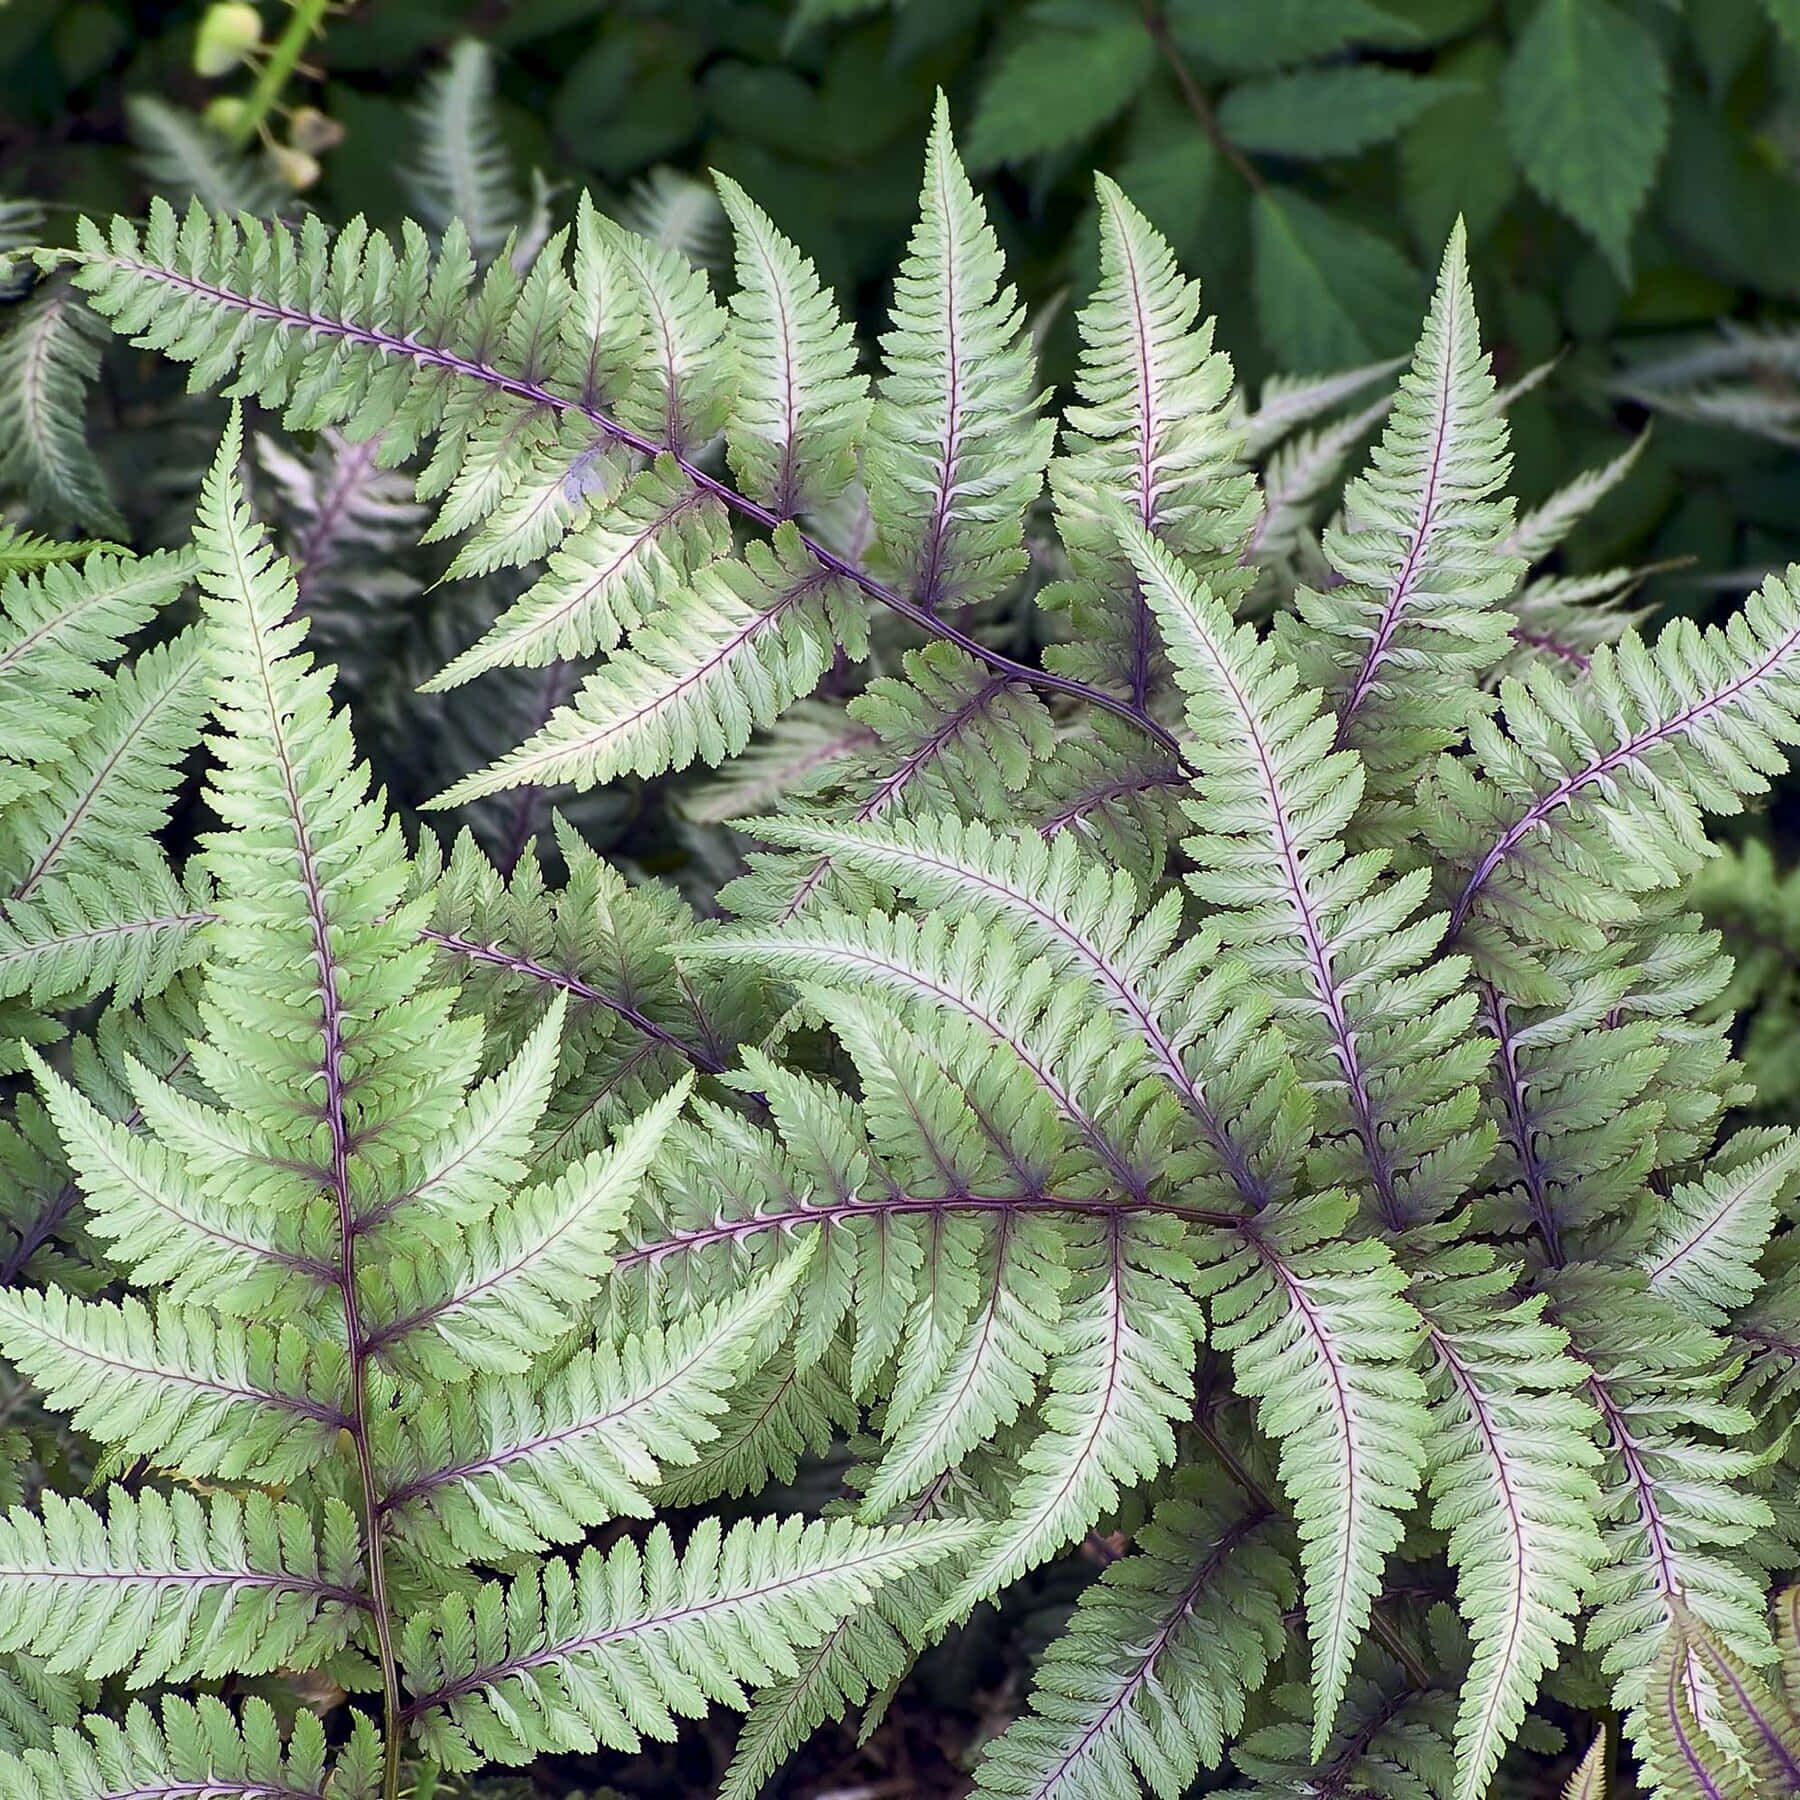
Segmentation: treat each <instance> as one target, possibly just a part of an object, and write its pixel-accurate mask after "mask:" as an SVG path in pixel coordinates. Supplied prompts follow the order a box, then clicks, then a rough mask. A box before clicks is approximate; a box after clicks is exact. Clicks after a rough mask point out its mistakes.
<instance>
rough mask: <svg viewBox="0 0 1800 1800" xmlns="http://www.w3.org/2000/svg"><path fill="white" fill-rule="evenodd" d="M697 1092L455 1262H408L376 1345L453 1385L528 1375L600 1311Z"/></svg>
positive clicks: (527, 1202) (540, 1196)
mask: <svg viewBox="0 0 1800 1800" xmlns="http://www.w3.org/2000/svg"><path fill="white" fill-rule="evenodd" d="M557 1022H558V1023H560V1010H559V1011H558V1015H557ZM688 1088H689V1083H688V1082H686V1081H683V1082H679V1083H677V1084H676V1085H675V1086H674V1087H672V1088H671V1089H670V1090H669V1091H668V1093H666V1094H665V1095H664V1096H663V1097H662V1099H661V1100H659V1101H658V1102H657V1103H656V1104H655V1105H654V1106H653V1107H651V1108H650V1109H649V1110H648V1111H646V1112H644V1113H642V1114H640V1115H639V1116H638V1117H637V1118H636V1119H634V1120H633V1121H632V1122H631V1124H630V1125H629V1126H627V1127H626V1129H625V1131H624V1132H623V1133H621V1135H620V1137H619V1139H618V1141H617V1142H616V1143H615V1144H614V1145H613V1146H612V1148H611V1149H610V1150H609V1151H598V1150H596V1151H593V1152H591V1153H590V1154H589V1155H587V1156H585V1157H582V1158H581V1159H580V1160H579V1161H578V1162H576V1163H574V1164H572V1165H571V1166H570V1167H568V1168H567V1169H565V1170H563V1171H562V1172H561V1173H560V1174H558V1175H557V1176H556V1177H554V1178H553V1179H551V1180H548V1181H544V1182H541V1183H538V1184H537V1185H535V1186H532V1187H527V1188H525V1189H523V1190H522V1191H521V1192H520V1193H518V1194H517V1195H515V1196H514V1197H513V1198H512V1199H511V1200H510V1201H508V1202H506V1203H505V1204H503V1205H501V1206H499V1207H497V1208H496V1209H494V1210H493V1211H492V1212H491V1213H490V1214H489V1215H488V1216H487V1217H486V1218H485V1219H482V1220H480V1221H479V1223H472V1224H471V1225H470V1226H469V1227H468V1228H467V1229H465V1230H464V1231H463V1233H462V1234H461V1241H460V1242H459V1243H458V1245H457V1246H456V1248H455V1250H454V1251H453V1252H451V1253H449V1254H445V1253H444V1252H442V1251H439V1252H437V1253H436V1254H435V1255H434V1256H433V1257H432V1258H431V1260H430V1264H429V1266H428V1267H426V1268H409V1267H408V1266H407V1263H406V1262H405V1261H402V1262H401V1263H400V1264H399V1266H397V1267H391V1268H390V1269H389V1270H387V1271H386V1272H385V1279H386V1280H387V1281H388V1282H390V1283H392V1284H393V1286H394V1288H395V1289H396V1296H395V1298H396V1302H397V1305H396V1307H395V1312H394V1315H393V1316H391V1317H389V1318H387V1319H382V1318H380V1317H378V1316H371V1318H370V1321H369V1323H370V1342H371V1343H373V1344H374V1345H376V1346H377V1347H379V1348H380V1349H381V1350H382V1352H383V1353H384V1354H385V1355H386V1356H387V1357H388V1358H389V1359H390V1360H396V1359H397V1360H400V1361H402V1362H404V1363H417V1364H422V1365H423V1366H424V1367H425V1368H427V1369H429V1370H430V1371H432V1372H433V1373H435V1374H437V1375H438V1376H440V1377H441V1378H442V1379H445V1380H455V1379H456V1377H457V1376H458V1374H459V1373H460V1372H462V1371H464V1370H474V1371H478V1372H482V1373H509V1372H510V1373H522V1372H523V1371H525V1370H526V1369H529V1368H530V1367H531V1365H532V1364H533V1362H535V1361H536V1360H537V1358H539V1357H540V1356H542V1355H543V1354H544V1353H545V1352H547V1351H548V1350H550V1349H551V1348H552V1347H553V1346H554V1345H555V1344H556V1342H557V1341H558V1340H559V1339H560V1338H562V1337H563V1336H564V1335H565V1334H566V1333H567V1332H568V1331H569V1330H570V1328H571V1327H572V1325H573V1323H574V1320H575V1318H576V1316H577V1315H578V1314H579V1312H580V1311H581V1309H582V1308H583V1307H585V1306H587V1305H588V1304H589V1303H590V1302H591V1301H592V1299H593V1297H594V1294H595V1291H596V1289H597V1288H598V1286H599V1284H600V1281H601V1279H602V1277H603V1276H604V1275H605V1273H606V1270H607V1268H608V1266H609V1265H608V1259H607V1254H606V1253H607V1251H608V1249H609V1248H610V1247H611V1245H612V1243H613V1242H614V1240H615V1238H616V1236H617V1234H618V1231H619V1228H620V1226H621V1225H622V1224H623V1223H624V1220H625V1216H626V1213H627V1212H628V1210H629V1208H630V1204H631V1201H632V1199H633V1198H634V1196H635V1193H636V1189H637V1187H638V1184H639V1183H640V1182H641V1181H642V1179H643V1177H644V1173H645V1171H646V1170H647V1169H648V1168H649V1166H650V1163H651V1161H652V1159H653V1158H654V1157H655V1155H656V1152H657V1149H658V1147H659V1145H660V1144H661V1142H662V1138H663V1135H664V1133H665V1132H666V1131H667V1130H668V1128H669V1125H670V1122H671V1121H672V1120H673V1118H674V1116H675V1114H676V1113H677V1112H679V1111H680V1110H681V1107H682V1105H683V1103H684V1102H685V1101H686V1099H687V1096H688ZM462 1149H463V1147H462V1145H461V1144H459V1145H458V1152H462ZM455 1153H456V1152H453V1154H455ZM458 1172H459V1173H462V1172H463V1171H461V1170H459V1171H458ZM433 1173H434V1175H436V1171H434V1172H433ZM443 1185H444V1182H443V1178H442V1176H441V1175H437V1177H436V1180H435V1181H434V1180H433V1178H432V1177H431V1176H428V1177H427V1179H426V1180H425V1181H424V1182H422V1183H421V1184H420V1187H419V1190H418V1192H417V1194H416V1195H415V1196H414V1197H415V1198H427V1197H428V1196H429V1195H430V1192H431V1190H432V1189H433V1188H434V1187H435V1188H437V1189H438V1191H439V1192H441V1191H442V1188H443ZM403 1255H404V1253H403ZM407 1301H415V1302H418V1303H417V1304H414V1305H412V1306H410V1307H409V1306H407V1305H406V1302H407Z"/></svg>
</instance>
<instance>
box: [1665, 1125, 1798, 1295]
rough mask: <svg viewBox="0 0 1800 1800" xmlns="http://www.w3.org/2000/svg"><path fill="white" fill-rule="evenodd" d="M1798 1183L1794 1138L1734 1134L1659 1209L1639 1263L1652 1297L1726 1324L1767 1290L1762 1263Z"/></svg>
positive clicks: (1777, 1134) (1767, 1133) (1754, 1132)
mask: <svg viewBox="0 0 1800 1800" xmlns="http://www.w3.org/2000/svg"><path fill="white" fill-rule="evenodd" d="M1797 1178H1800V1141H1797V1140H1796V1139H1795V1138H1794V1137H1793V1136H1792V1135H1791V1134H1788V1133H1785V1132H1777V1131H1757V1130H1751V1131H1740V1132H1738V1133H1736V1134H1735V1135H1734V1136H1733V1137H1732V1138H1730V1139H1729V1140H1728V1141H1727V1142H1726V1143H1724V1144H1722V1145H1721V1146H1720V1147H1719V1148H1718V1149H1717V1150H1716V1151H1714V1152H1713V1155H1712V1156H1711V1158H1710V1159H1709V1160H1708V1162H1707V1165H1706V1168H1705V1169H1704V1171H1703V1172H1702V1173H1701V1175H1700V1177H1699V1179H1698V1180H1697V1181H1691V1182H1683V1183H1682V1184H1681V1185H1680V1186H1678V1187H1676V1188H1674V1189H1672V1190H1671V1191H1670V1193H1669V1195H1668V1197H1667V1199H1665V1200H1664V1201H1663V1202H1662V1204H1661V1206H1660V1207H1659V1208H1658V1217H1657V1220H1656V1226H1655V1231H1654V1235H1653V1236H1652V1237H1651V1240H1650V1242H1649V1243H1648V1244H1647V1245H1646V1246H1645V1248H1644V1252H1643V1255H1642V1258H1641V1259H1640V1266H1641V1267H1642V1268H1643V1270H1644V1273H1645V1275H1646V1277H1647V1278H1648V1280H1649V1283H1650V1288H1651V1291H1652V1292H1653V1293H1658V1294H1661V1295H1663V1296H1664V1297H1665V1298H1667V1299H1669V1300H1672V1301H1673V1302H1674V1303H1675V1304H1676V1305H1677V1306H1679V1307H1681V1308H1682V1310H1683V1311H1684V1312H1687V1313H1689V1314H1691V1315H1692V1316H1694V1317H1695V1318H1697V1319H1699V1320H1700V1321H1701V1322H1702V1323H1704V1324H1706V1325H1710V1326H1712V1327H1714V1328H1715V1329H1716V1328H1717V1327H1718V1326H1720V1325H1721V1324H1723V1322H1724V1319H1725V1315H1726V1314H1727V1313H1728V1312H1730V1311H1731V1310H1732V1309H1733V1308H1734V1307H1738V1306H1742V1305H1744V1304H1745V1303H1746V1302H1747V1301H1748V1300H1750V1299H1751V1298H1752V1297H1753V1296H1754V1295H1755V1293H1756V1291H1757V1289H1758V1288H1759V1287H1760V1286H1761V1285H1762V1277H1761V1275H1760V1273H1759V1272H1758V1270H1757V1266H1756V1265H1757V1259H1758V1258H1759V1257H1760V1256H1761V1255H1762V1252H1763V1248H1764V1246H1765V1245H1766V1244H1767V1243H1768V1241H1769V1236H1770V1233H1771V1232H1772V1231H1773V1230H1774V1228H1775V1222H1776V1219H1777V1217H1778V1211H1777V1209H1778V1208H1779V1207H1780V1206H1781V1205H1782V1204H1783V1203H1784V1202H1785V1201H1788V1200H1791V1199H1792V1198H1793V1195H1794V1193H1795V1191H1796V1186H1797Z"/></svg>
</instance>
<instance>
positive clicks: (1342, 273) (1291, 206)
mask: <svg viewBox="0 0 1800 1800" xmlns="http://www.w3.org/2000/svg"><path fill="white" fill-rule="evenodd" d="M1251 231H1252V243H1253V266H1252V280H1253V282H1254V286H1255V292H1256V310H1257V316H1258V319H1259V321H1260V323H1261V325H1262V333H1263V339H1264V341H1265V342H1266V343H1267V344H1268V346H1269V350H1270V352H1271V354H1272V355H1273V356H1274V357H1275V358H1276V360H1277V361H1278V362H1280V363H1283V364H1285V365H1286V366H1287V367H1289V368H1291V369H1338V368H1342V367H1344V366H1345V365H1346V364H1348V363H1361V362H1373V361H1374V360H1375V359H1376V358H1378V357H1381V356H1387V355H1392V354H1393V353H1395V352H1396V351H1400V350H1404V349H1405V348H1406V346H1407V344H1408V343H1409V342H1410V340H1411V338H1412V334H1413V329H1414V327H1415V325H1416V324H1417V322H1418V315H1419V307H1420V302H1421V298H1422V288H1423V283H1422V282H1421V281H1420V279H1419V276H1418V273H1417V271H1416V270H1415V269H1414V268H1413V267H1412V265H1411V264H1410V263H1409V262H1408V261H1407V260H1406V258H1405V257H1404V256H1402V255H1401V254H1400V252H1399V251H1398V250H1396V249H1395V248H1394V246H1393V245H1392V244H1391V243H1389V242H1388V240H1387V239H1386V238H1383V237H1378V236H1377V235H1376V234H1375V233H1374V232H1372V231H1369V230H1367V229H1365V228H1364V227H1363V226H1361V225H1357V224H1353V223H1352V222H1351V221H1350V220H1348V219H1345V218H1343V217H1341V216H1340V215H1339V214H1337V213H1335V212H1330V211H1327V210H1326V208H1324V207H1323V206H1320V205H1319V204H1318V203H1317V202H1316V201H1312V200H1308V199H1306V198H1304V197H1303V196H1302V195H1300V194H1297V193H1295V192H1294V191H1293V190H1292V189H1290V188H1275V187H1271V188H1265V189H1264V190H1263V191H1262V192H1261V193H1259V194H1258V195H1257V196H1256V200H1255V204H1254V206H1253V208H1252V211H1251Z"/></svg>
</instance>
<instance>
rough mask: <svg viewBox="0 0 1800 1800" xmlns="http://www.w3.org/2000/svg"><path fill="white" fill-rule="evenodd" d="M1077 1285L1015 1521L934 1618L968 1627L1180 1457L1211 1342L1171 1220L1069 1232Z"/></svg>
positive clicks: (1065, 1303) (1007, 1522)
mask: <svg viewBox="0 0 1800 1800" xmlns="http://www.w3.org/2000/svg"><path fill="white" fill-rule="evenodd" d="M1064 1254H1065V1256H1066V1257H1067V1259H1068V1262H1069V1266H1070V1272H1071V1279H1070V1284H1069V1289H1068V1291H1067V1292H1066V1293H1065V1294H1064V1295H1063V1298H1062V1304H1061V1313H1060V1319H1059V1322H1058V1335H1059V1337H1060V1339H1061V1342H1062V1354H1061V1355H1060V1356H1059V1357H1058V1358H1057V1359H1056V1361H1055V1363H1054V1365H1053V1368H1052V1371H1051V1376H1050V1384H1049V1390H1048V1392H1047V1393H1046V1395H1045V1397H1044V1399H1043V1401H1042V1403H1041V1405H1040V1409H1039V1410H1040V1414H1041V1417H1042V1421H1043V1427H1044V1429H1043V1430H1042V1432H1041V1433H1040V1434H1039V1435H1038V1436H1037V1437H1035V1438H1034V1439H1033V1440H1032V1443H1031V1445H1030V1447H1029V1448H1028V1449H1027V1450H1026V1451H1025V1453H1024V1455H1023V1457H1022V1458H1021V1464H1022V1473H1021V1478H1020V1480H1019V1482H1018V1484H1017V1487H1016V1489H1015V1492H1014V1495H1013V1500H1012V1509H1011V1512H1010V1513H1009V1515H1008V1516H1007V1517H1006V1518H1005V1519H1003V1520H1001V1521H1000V1522H999V1524H998V1525H996V1526H995V1528H994V1529H993V1531H992V1532H991V1533H990V1534H988V1536H987V1537H986V1539H985V1540H984V1541H983V1542H982V1544H981V1545H980V1547H979V1549H978V1550H977V1551H976V1553H975V1555H974V1556H973V1557H972V1558H971V1560H970V1565H969V1569H968V1572H967V1573H966V1574H965V1575H964V1576H963V1578H962V1580H961V1581H960V1582H959V1583H958V1585H957V1588H956V1590H955V1592H954V1593H953V1594H952V1595H951V1597H950V1599H949V1600H948V1601H947V1602H945V1604H944V1606H943V1607H942V1608H941V1610H940V1611H939V1613H938V1615H937V1621H936V1622H937V1623H938V1624H940V1625H941V1624H947V1623H949V1622H950V1621H951V1620H953V1619H957V1618H961V1617H962V1616H964V1615H965V1614H966V1613H968V1612H969V1611H970V1610H971V1609H972V1608H973V1607H974V1606H975V1605H976V1604H977V1602H979V1601H981V1600H985V1599H987V1598H988V1597H989V1596H990V1595H992V1594H995V1593H997V1592H998V1591H999V1590H1000V1589H1001V1588H1003V1587H1006V1586H1008V1585H1009V1584H1011V1583H1012V1582H1014V1581H1016V1580H1017V1579H1018V1578H1019V1577H1020V1576H1021V1575H1023V1574H1024V1573H1025V1572H1026V1570H1028V1569H1030V1568H1032V1567H1033V1566H1035V1565H1036V1564H1037V1563H1040V1562H1042V1561H1044V1560H1045V1558H1047V1557H1049V1556H1053V1555H1055V1554H1056V1552H1057V1551H1059V1550H1061V1549H1063V1548H1065V1547H1066V1546H1067V1545H1068V1544H1070V1543H1073V1542H1076V1541H1078V1540H1079V1539H1080V1538H1081V1537H1083V1536H1084V1535H1085V1534H1086V1533H1087V1531H1088V1530H1089V1529H1090V1528H1091V1527H1092V1526H1093V1524H1094V1523H1095V1521H1096V1520H1098V1519H1100V1518H1102V1517H1104V1516H1105V1515H1106V1514H1108V1513H1110V1512H1111V1511H1112V1510H1113V1509H1114V1508H1115V1507H1116V1506H1117V1505H1118V1504H1119V1500H1120V1497H1121V1494H1122V1491H1123V1489H1124V1487H1125V1485H1127V1484H1129V1483H1133V1482H1142V1481H1144V1480H1146V1479H1148V1478H1149V1477H1150V1476H1151V1475H1153V1474H1155V1473H1156V1472H1157V1471H1158V1470H1159V1469H1161V1468H1165V1467H1167V1466H1168V1465H1169V1464H1170V1463H1171V1462H1173V1461H1174V1458H1175V1439H1174V1432H1173V1429H1172V1428H1173V1425H1174V1423H1175V1422H1176V1421H1177V1420H1179V1419H1182V1418H1185V1417H1186V1416H1187V1415H1188V1413H1189V1412H1190V1411H1191V1409H1192V1407H1193V1378H1194V1360H1195V1356H1196V1353H1197V1346H1198V1345H1199V1343H1200V1341H1201V1340H1202V1338H1203V1336H1204V1325H1203V1322H1202V1320H1201V1317H1200V1313H1199V1309H1198V1308H1197V1307H1195V1306H1194V1305H1193V1303H1192V1302H1191V1301H1190V1300H1188V1299H1187V1296H1186V1293H1185V1292H1184V1288H1185V1287H1186V1286H1187V1285H1191V1282H1192V1280H1193V1267H1194V1266H1193V1263H1192V1261H1191V1258H1190V1256H1189V1254H1188V1252H1187V1251H1186V1250H1185V1249H1184V1248H1183V1246H1182V1242H1181V1234H1180V1232H1179V1230H1178V1229H1177V1228H1176V1227H1175V1222H1174V1221H1172V1220H1166V1219H1162V1220H1159V1219H1152V1218H1137V1219H1132V1220H1125V1219H1121V1220H1119V1221H1118V1222H1117V1223H1112V1224H1103V1223H1094V1224H1091V1225H1087V1226H1085V1227H1074V1228H1071V1229H1070V1230H1069V1231H1068V1232H1067V1233H1066V1234H1065V1251H1064Z"/></svg>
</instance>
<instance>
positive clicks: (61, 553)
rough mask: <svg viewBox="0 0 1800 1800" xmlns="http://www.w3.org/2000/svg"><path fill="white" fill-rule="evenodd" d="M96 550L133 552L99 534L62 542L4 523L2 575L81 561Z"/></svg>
mask: <svg viewBox="0 0 1800 1800" xmlns="http://www.w3.org/2000/svg"><path fill="white" fill-rule="evenodd" d="M96 551H105V552H106V553H107V554H108V555H110V556H129V555H130V554H131V552H130V551H128V550H127V549H126V548H125V546H124V545H123V544H107V543H102V542H101V541H100V540H99V539H97V538H80V539H76V540H74V541H72V542H58V541H57V540H56V539H54V538H47V537H41V536H39V535H38V534H37V533H36V532H32V531H21V530H20V529H19V528H18V527H17V526H16V525H7V524H0V578H4V577H5V576H8V575H35V574H36V573H37V572H38V571H39V570H40V569H47V568H49V567H50V565H51V564H52V563H70V562H80V561H82V560H83V559H84V558H86V557H89V556H92V555H93V554H94V553H95V552H96Z"/></svg>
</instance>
